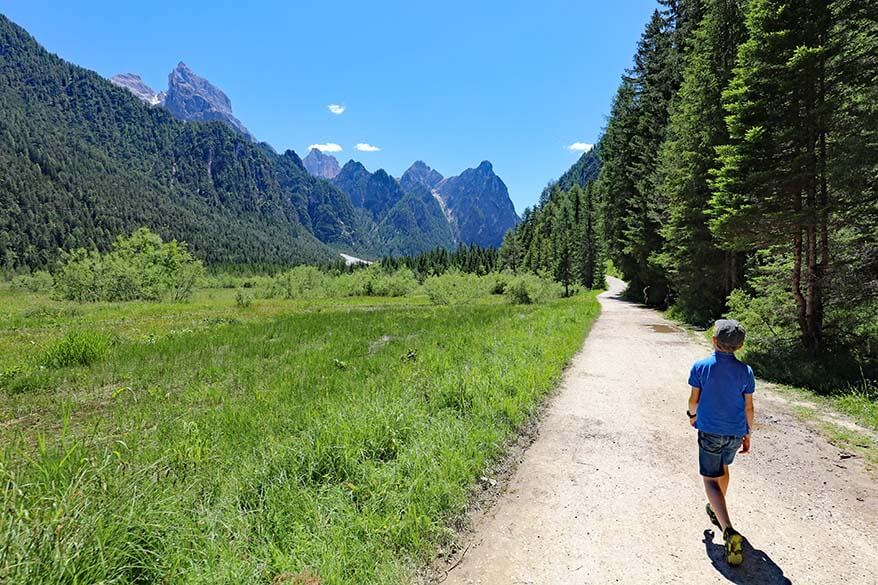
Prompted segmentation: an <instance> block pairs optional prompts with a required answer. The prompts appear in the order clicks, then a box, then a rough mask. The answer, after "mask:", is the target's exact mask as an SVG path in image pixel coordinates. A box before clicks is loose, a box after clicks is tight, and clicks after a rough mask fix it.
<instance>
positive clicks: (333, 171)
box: [302, 148, 340, 179]
mask: <svg viewBox="0 0 878 585" xmlns="http://www.w3.org/2000/svg"><path fill="white" fill-rule="evenodd" d="M302 162H303V163H305V168H306V169H308V172H309V173H311V176H312V177H321V178H324V179H334V178H335V176H336V175H337V174H338V172H339V170H340V169H339V166H338V160H337V159H336V158H335V157H334V156H332V155H331V154H323V153H322V152H320V151H319V150H317V149H316V148H312V149H311V152H309V153H308V156H306V157H305V158H304V160H303V161H302Z"/></svg>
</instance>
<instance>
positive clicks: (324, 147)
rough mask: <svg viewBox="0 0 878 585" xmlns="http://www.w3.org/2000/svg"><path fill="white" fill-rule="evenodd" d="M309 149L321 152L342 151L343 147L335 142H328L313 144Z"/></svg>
mask: <svg viewBox="0 0 878 585" xmlns="http://www.w3.org/2000/svg"><path fill="white" fill-rule="evenodd" d="M308 150H319V151H320V152H341V151H342V148H341V146H340V145H338V144H336V143H335V142H327V143H326V144H312V145H311V146H309V147H308Z"/></svg>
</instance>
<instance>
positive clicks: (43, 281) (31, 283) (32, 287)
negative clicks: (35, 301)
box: [12, 270, 55, 292]
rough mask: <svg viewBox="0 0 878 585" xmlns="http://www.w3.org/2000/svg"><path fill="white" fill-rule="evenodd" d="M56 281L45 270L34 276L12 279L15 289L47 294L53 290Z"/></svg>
mask: <svg viewBox="0 0 878 585" xmlns="http://www.w3.org/2000/svg"><path fill="white" fill-rule="evenodd" d="M54 285H55V280H54V279H53V278H52V275H51V274H49V273H48V272H46V271H45V270H39V271H37V272H34V273H33V274H22V275H21V276H16V277H15V278H13V279H12V286H13V288H18V289H21V290H26V291H30V292H46V291H50V290H52V287H53V286H54Z"/></svg>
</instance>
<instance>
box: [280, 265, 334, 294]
mask: <svg viewBox="0 0 878 585" xmlns="http://www.w3.org/2000/svg"><path fill="white" fill-rule="evenodd" d="M329 278H330V277H329V276H328V275H326V274H324V273H323V272H321V271H320V270H319V269H318V268H315V267H314V266H296V267H295V268H293V269H291V270H287V271H286V272H282V273H281V274H278V275H277V276H275V277H274V278H273V279H272V282H271V286H270V287H269V296H271V297H282V298H285V299H301V298H315V297H322V296H325V291H326V281H327V280H328V279H329Z"/></svg>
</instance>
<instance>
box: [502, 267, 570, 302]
mask: <svg viewBox="0 0 878 585" xmlns="http://www.w3.org/2000/svg"><path fill="white" fill-rule="evenodd" d="M563 292H564V290H563V287H562V286H561V285H560V284H559V283H557V282H554V281H552V280H549V279H547V278H540V277H539V276H536V275H535V274H520V275H518V276H515V277H513V278H512V279H510V281H509V284H507V285H506V290H505V292H504V295H505V296H506V300H507V301H509V302H510V303H513V304H516V305H530V304H533V303H544V302H546V301H548V300H551V299H557V298H558V297H560V296H561V294H562V293H563Z"/></svg>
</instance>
